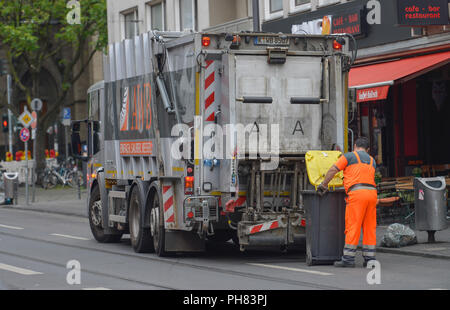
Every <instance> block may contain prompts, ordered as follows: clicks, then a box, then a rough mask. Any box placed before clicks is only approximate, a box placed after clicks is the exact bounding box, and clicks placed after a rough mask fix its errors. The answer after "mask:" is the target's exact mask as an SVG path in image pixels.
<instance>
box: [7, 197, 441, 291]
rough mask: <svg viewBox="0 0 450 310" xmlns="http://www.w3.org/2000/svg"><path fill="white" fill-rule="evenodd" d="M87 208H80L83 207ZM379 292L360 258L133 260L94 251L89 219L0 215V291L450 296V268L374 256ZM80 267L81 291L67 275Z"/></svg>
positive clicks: (219, 251) (121, 250) (118, 248)
mask: <svg viewBox="0 0 450 310" xmlns="http://www.w3.org/2000/svg"><path fill="white" fill-rule="evenodd" d="M80 204H84V200H81V201H80ZM377 258H378V260H379V261H380V263H381V284H379V285H369V284H368V283H367V281H366V277H367V274H368V272H369V271H370V270H369V269H365V268H363V267H362V258H361V254H360V253H358V256H357V267H356V268H354V269H336V268H334V267H333V266H313V267H308V266H307V265H306V263H305V255H304V251H297V252H293V253H288V254H283V253H281V252H278V251H271V252H267V251H266V252H259V251H254V252H248V253H241V252H240V251H239V249H238V248H237V247H236V246H234V245H233V244H232V243H231V242H229V243H227V244H223V245H220V246H218V245H213V246H210V247H209V251H208V252H207V253H204V254H195V255H194V254H191V255H184V256H175V257H170V258H159V257H157V256H156V255H155V254H137V253H135V252H134V251H133V249H132V248H131V246H130V241H129V236H128V235H125V236H124V237H123V238H122V241H121V243H119V244H99V243H97V242H96V241H95V240H94V239H93V237H92V235H91V233H90V229H89V223H88V220H87V219H86V218H82V217H80V216H73V215H61V214H52V213H48V212H40V211H30V210H18V209H14V208H4V207H0V289H28V290H29V289H56V290H79V289H126V290H132V289H138V290H140V289H150V290H153V289H213V290H216V289H252V290H254V289H258V290H259V289H261V290H265V289H267V290H292V289H301V290H309V289H368V290H372V289H450V260H448V259H436V258H425V257H418V256H406V255H397V254H389V253H378V256H377ZM71 260H77V261H78V262H79V263H80V265H81V284H79V285H77V284H75V285H69V284H68V283H67V281H66V277H67V274H68V273H69V272H70V271H71V270H70V269H68V268H66V266H67V263H68V262H69V261H71Z"/></svg>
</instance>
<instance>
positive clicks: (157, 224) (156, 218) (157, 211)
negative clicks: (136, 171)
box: [150, 190, 169, 257]
mask: <svg viewBox="0 0 450 310" xmlns="http://www.w3.org/2000/svg"><path fill="white" fill-rule="evenodd" d="M151 201H152V209H151V214H150V223H151V224H150V225H151V229H152V235H153V246H154V249H155V253H156V254H157V255H158V256H160V257H165V256H169V253H168V252H166V251H165V250H164V248H165V228H164V213H163V212H162V205H161V204H160V201H161V199H160V195H159V193H158V191H157V190H155V191H153V194H152V198H151Z"/></svg>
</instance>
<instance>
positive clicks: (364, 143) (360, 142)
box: [355, 137, 370, 150]
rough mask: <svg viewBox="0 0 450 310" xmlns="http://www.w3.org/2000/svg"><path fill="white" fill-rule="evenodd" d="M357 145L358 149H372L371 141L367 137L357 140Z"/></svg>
mask: <svg viewBox="0 0 450 310" xmlns="http://www.w3.org/2000/svg"><path fill="white" fill-rule="evenodd" d="M355 145H356V146H357V147H362V148H363V149H365V150H368V149H369V147H370V144H369V139H367V138H366V137H359V138H358V139H356V141H355Z"/></svg>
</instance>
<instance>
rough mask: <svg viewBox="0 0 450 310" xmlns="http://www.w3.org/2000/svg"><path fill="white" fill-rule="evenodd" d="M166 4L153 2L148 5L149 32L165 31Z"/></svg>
mask: <svg viewBox="0 0 450 310" xmlns="http://www.w3.org/2000/svg"><path fill="white" fill-rule="evenodd" d="M165 9H166V8H165V2H164V1H161V2H155V1H153V2H151V3H150V4H148V5H147V18H148V23H147V24H148V27H149V30H159V31H165V19H166V18H165V17H166V16H165V13H166V12H165Z"/></svg>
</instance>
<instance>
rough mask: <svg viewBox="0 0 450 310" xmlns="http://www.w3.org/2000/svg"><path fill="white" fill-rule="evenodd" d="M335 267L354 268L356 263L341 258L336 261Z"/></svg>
mask: <svg viewBox="0 0 450 310" xmlns="http://www.w3.org/2000/svg"><path fill="white" fill-rule="evenodd" d="M334 267H341V268H354V267H355V263H354V262H347V261H345V260H339V261H336V262H334Z"/></svg>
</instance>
